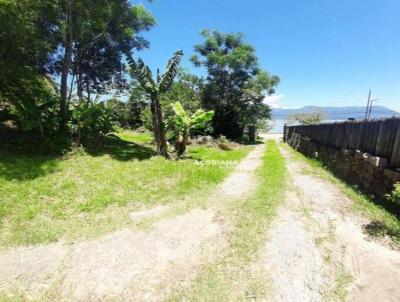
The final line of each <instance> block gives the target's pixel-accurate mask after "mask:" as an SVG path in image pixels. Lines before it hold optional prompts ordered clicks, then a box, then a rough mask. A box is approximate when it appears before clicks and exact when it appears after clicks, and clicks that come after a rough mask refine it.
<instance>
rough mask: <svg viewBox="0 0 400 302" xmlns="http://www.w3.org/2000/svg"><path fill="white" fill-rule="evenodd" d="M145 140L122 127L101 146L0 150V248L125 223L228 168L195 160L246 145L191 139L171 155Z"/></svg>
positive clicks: (201, 189) (240, 152)
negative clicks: (66, 150) (54, 151)
mask: <svg viewBox="0 0 400 302" xmlns="http://www.w3.org/2000/svg"><path fill="white" fill-rule="evenodd" d="M151 140H152V139H151V136H149V135H148V134H146V133H139V134H136V133H132V132H127V131H124V132H122V133H119V134H118V135H117V136H112V137H110V138H109V139H108V140H107V143H106V146H105V147H104V148H103V149H101V150H99V149H97V150H93V149H92V150H90V149H88V150H84V149H79V150H75V151H74V152H73V153H70V154H68V155H66V156H64V157H54V156H39V155H30V156H28V155H22V154H11V153H4V152H3V153H0V224H1V228H0V247H5V246H15V245H27V244H37V243H43V242H53V241H57V240H60V239H66V240H74V239H77V238H82V237H88V236H89V237H90V236H95V235H99V234H103V233H106V232H109V231H112V230H115V229H117V228H119V227H121V226H123V225H126V224H129V223H130V220H129V215H128V214H129V211H132V210H134V209H137V208H138V207H143V206H149V207H150V206H153V205H156V204H169V203H174V202H175V201H177V200H182V199H187V200H191V199H193V200H196V199H198V198H201V196H204V194H206V193H207V192H209V191H210V190H211V189H212V188H214V187H215V185H216V184H217V183H219V182H220V181H222V179H223V178H224V177H226V176H227V175H228V174H229V172H230V171H231V170H232V169H233V167H230V166H227V167H224V166H200V165H196V164H195V160H206V159H207V160H208V159H219V160H240V159H242V158H243V157H244V156H245V155H246V154H247V153H248V152H249V150H251V147H247V146H243V147H239V148H236V149H234V150H232V151H222V150H219V149H214V148H207V147H202V146H196V147H190V148H189V156H192V157H193V158H194V159H187V160H180V161H172V160H165V159H164V158H162V157H160V156H155V154H154V150H153V148H152V146H151V145H149V144H148V143H149V142H150V141H151ZM144 142H145V143H144Z"/></svg>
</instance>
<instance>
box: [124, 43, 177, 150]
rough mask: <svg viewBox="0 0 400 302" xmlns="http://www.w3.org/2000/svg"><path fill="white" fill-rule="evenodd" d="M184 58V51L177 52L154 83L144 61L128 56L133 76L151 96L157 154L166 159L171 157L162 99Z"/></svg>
mask: <svg viewBox="0 0 400 302" xmlns="http://www.w3.org/2000/svg"><path fill="white" fill-rule="evenodd" d="M182 56H183V51H182V50H179V51H177V52H176V53H175V54H174V55H173V57H172V58H171V59H170V60H169V61H168V64H167V67H166V70H165V72H164V74H163V75H161V76H160V74H159V70H157V81H154V79H153V75H152V73H151V70H150V68H149V67H148V66H147V65H146V64H144V62H143V61H142V59H138V60H137V62H136V61H135V60H134V59H133V58H132V57H131V56H128V64H129V65H130V67H131V73H132V75H133V76H134V77H135V78H136V79H137V80H138V81H139V83H140V85H141V86H142V87H143V89H144V90H145V91H146V92H147V93H148V94H149V95H150V99H151V103H150V109H151V115H152V122H153V129H154V137H155V139H156V143H157V153H158V154H161V155H163V156H165V157H169V155H168V148H167V140H166V138H165V123H164V117H163V112H162V108H161V102H160V98H161V94H163V93H166V92H167V91H168V90H169V89H170V88H171V86H172V83H173V81H174V78H175V76H176V73H177V70H178V66H179V63H180V61H181V59H182Z"/></svg>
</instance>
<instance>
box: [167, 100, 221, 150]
mask: <svg viewBox="0 0 400 302" xmlns="http://www.w3.org/2000/svg"><path fill="white" fill-rule="evenodd" d="M172 109H173V110H174V113H175V118H174V123H175V128H176V131H177V138H178V139H177V141H176V144H175V148H176V153H177V154H178V156H181V155H183V154H184V153H185V151H186V145H187V141H188V138H189V134H190V131H191V130H193V129H199V128H205V127H206V126H207V123H208V122H209V121H211V119H212V118H213V116H214V111H204V110H202V109H198V110H197V111H196V112H195V113H194V114H192V115H191V116H189V115H188V114H187V113H186V111H185V109H183V106H182V104H181V103H180V102H175V103H174V104H172Z"/></svg>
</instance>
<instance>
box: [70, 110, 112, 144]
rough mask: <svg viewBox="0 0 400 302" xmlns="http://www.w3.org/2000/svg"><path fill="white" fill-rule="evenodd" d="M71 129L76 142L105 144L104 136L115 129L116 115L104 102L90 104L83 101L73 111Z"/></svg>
mask: <svg viewBox="0 0 400 302" xmlns="http://www.w3.org/2000/svg"><path fill="white" fill-rule="evenodd" d="M69 126H70V130H71V133H72V136H73V139H74V142H75V143H76V144H77V145H78V146H79V145H81V144H95V145H96V146H102V145H103V139H104V136H106V135H107V134H109V133H110V132H112V131H113V130H114V126H116V117H115V113H114V110H113V109H112V108H110V107H106V106H105V105H104V103H103V102H100V103H96V104H88V103H86V102H81V103H79V104H78V105H76V106H75V107H74V109H73V110H72V112H71V122H70V125H69Z"/></svg>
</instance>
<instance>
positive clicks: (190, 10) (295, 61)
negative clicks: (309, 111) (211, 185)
mask: <svg viewBox="0 0 400 302" xmlns="http://www.w3.org/2000/svg"><path fill="white" fill-rule="evenodd" d="M142 4H143V5H145V6H146V7H147V8H148V9H149V10H150V11H151V13H152V14H153V15H154V16H155V18H156V19H157V22H158V24H157V26H155V27H154V28H153V29H152V30H151V31H150V32H148V33H145V34H144V36H145V37H146V38H147V39H148V40H149V41H150V43H151V46H150V48H149V49H148V50H144V51H142V52H140V53H139V56H140V57H142V58H143V60H144V61H145V62H146V63H147V64H148V65H149V66H150V67H151V68H152V69H156V68H157V67H160V69H162V68H163V67H164V66H165V64H166V62H167V61H168V59H169V58H170V57H171V55H172V54H173V53H174V52H175V51H177V50H178V49H182V50H183V51H184V53H185V56H184V59H183V61H182V65H183V67H185V68H187V69H189V71H190V72H193V73H196V74H199V75H202V74H204V71H202V70H200V69H197V68H195V67H194V66H193V65H192V64H191V63H190V61H189V58H190V56H191V55H192V54H193V53H194V52H193V46H194V45H195V44H197V43H201V42H202V38H201V36H200V35H199V33H200V31H201V30H203V29H211V30H214V29H216V30H219V31H221V32H241V33H243V34H245V37H246V41H247V42H248V43H250V44H252V45H253V46H254V47H255V49H256V52H257V56H258V58H259V62H260V65H261V67H262V68H263V69H265V70H267V71H268V72H269V73H271V74H275V75H278V76H279V77H280V79H281V83H280V85H279V86H278V89H277V93H276V95H274V96H272V97H269V98H268V99H267V102H268V103H270V104H271V105H272V106H274V107H285V108H298V107H302V106H306V105H318V106H365V105H366V100H367V96H368V90H369V89H371V90H372V97H373V98H378V99H379V100H378V101H377V102H376V105H381V106H386V107H389V108H391V109H395V110H397V111H400V0H336V1H334V0H301V1H300V0H247V1H245V0H242V1H239V0H214V1H212V0H186V1H185V0H183V1H182V0H180V1H178V0H155V1H154V2H153V3H149V2H142Z"/></svg>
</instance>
